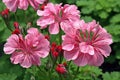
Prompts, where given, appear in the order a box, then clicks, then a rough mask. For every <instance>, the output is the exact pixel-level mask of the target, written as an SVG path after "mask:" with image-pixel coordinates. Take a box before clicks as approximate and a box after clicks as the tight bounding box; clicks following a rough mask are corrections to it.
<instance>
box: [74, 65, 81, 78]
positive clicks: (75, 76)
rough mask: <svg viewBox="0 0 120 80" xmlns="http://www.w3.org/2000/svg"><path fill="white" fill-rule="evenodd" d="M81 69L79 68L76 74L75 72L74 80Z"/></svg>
mask: <svg viewBox="0 0 120 80" xmlns="http://www.w3.org/2000/svg"><path fill="white" fill-rule="evenodd" d="M79 69H80V67H79V66H78V67H77V69H76V72H75V76H74V79H75V78H76V77H77V74H78V73H79Z"/></svg>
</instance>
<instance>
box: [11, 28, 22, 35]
mask: <svg viewBox="0 0 120 80" xmlns="http://www.w3.org/2000/svg"><path fill="white" fill-rule="evenodd" d="M12 34H20V30H19V29H15V30H14V31H13V32H12Z"/></svg>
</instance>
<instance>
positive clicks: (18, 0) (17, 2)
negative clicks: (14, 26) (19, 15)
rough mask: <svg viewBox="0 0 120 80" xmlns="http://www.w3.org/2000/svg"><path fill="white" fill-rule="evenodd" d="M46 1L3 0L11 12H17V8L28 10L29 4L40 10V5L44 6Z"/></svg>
mask: <svg viewBox="0 0 120 80" xmlns="http://www.w3.org/2000/svg"><path fill="white" fill-rule="evenodd" d="M44 1H45V0H3V2H4V3H5V5H6V6H7V8H8V9H9V10H10V11H13V12H15V11H16V9H17V8H19V9H23V10H26V9H27V8H28V6H29V4H30V5H31V6H32V7H33V8H34V9H38V7H39V4H43V3H44Z"/></svg>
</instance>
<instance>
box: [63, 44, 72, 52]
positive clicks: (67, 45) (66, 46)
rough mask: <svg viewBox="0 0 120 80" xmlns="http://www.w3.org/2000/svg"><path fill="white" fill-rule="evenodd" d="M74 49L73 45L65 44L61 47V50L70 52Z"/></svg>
mask: <svg viewBox="0 0 120 80" xmlns="http://www.w3.org/2000/svg"><path fill="white" fill-rule="evenodd" d="M73 48H74V45H73V44H66V45H64V46H63V47H62V49H64V50H67V51H71V50H72V49H73Z"/></svg>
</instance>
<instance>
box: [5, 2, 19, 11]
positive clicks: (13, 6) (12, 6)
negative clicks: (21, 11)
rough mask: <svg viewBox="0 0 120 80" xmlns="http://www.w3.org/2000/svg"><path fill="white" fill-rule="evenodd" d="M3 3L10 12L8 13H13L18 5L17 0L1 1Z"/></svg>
mask: <svg viewBox="0 0 120 80" xmlns="http://www.w3.org/2000/svg"><path fill="white" fill-rule="evenodd" d="M3 2H4V3H5V5H6V6H7V8H8V9H9V10H10V11H13V12H15V11H16V9H17V7H18V4H19V0H7V1H6V0H3Z"/></svg>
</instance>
